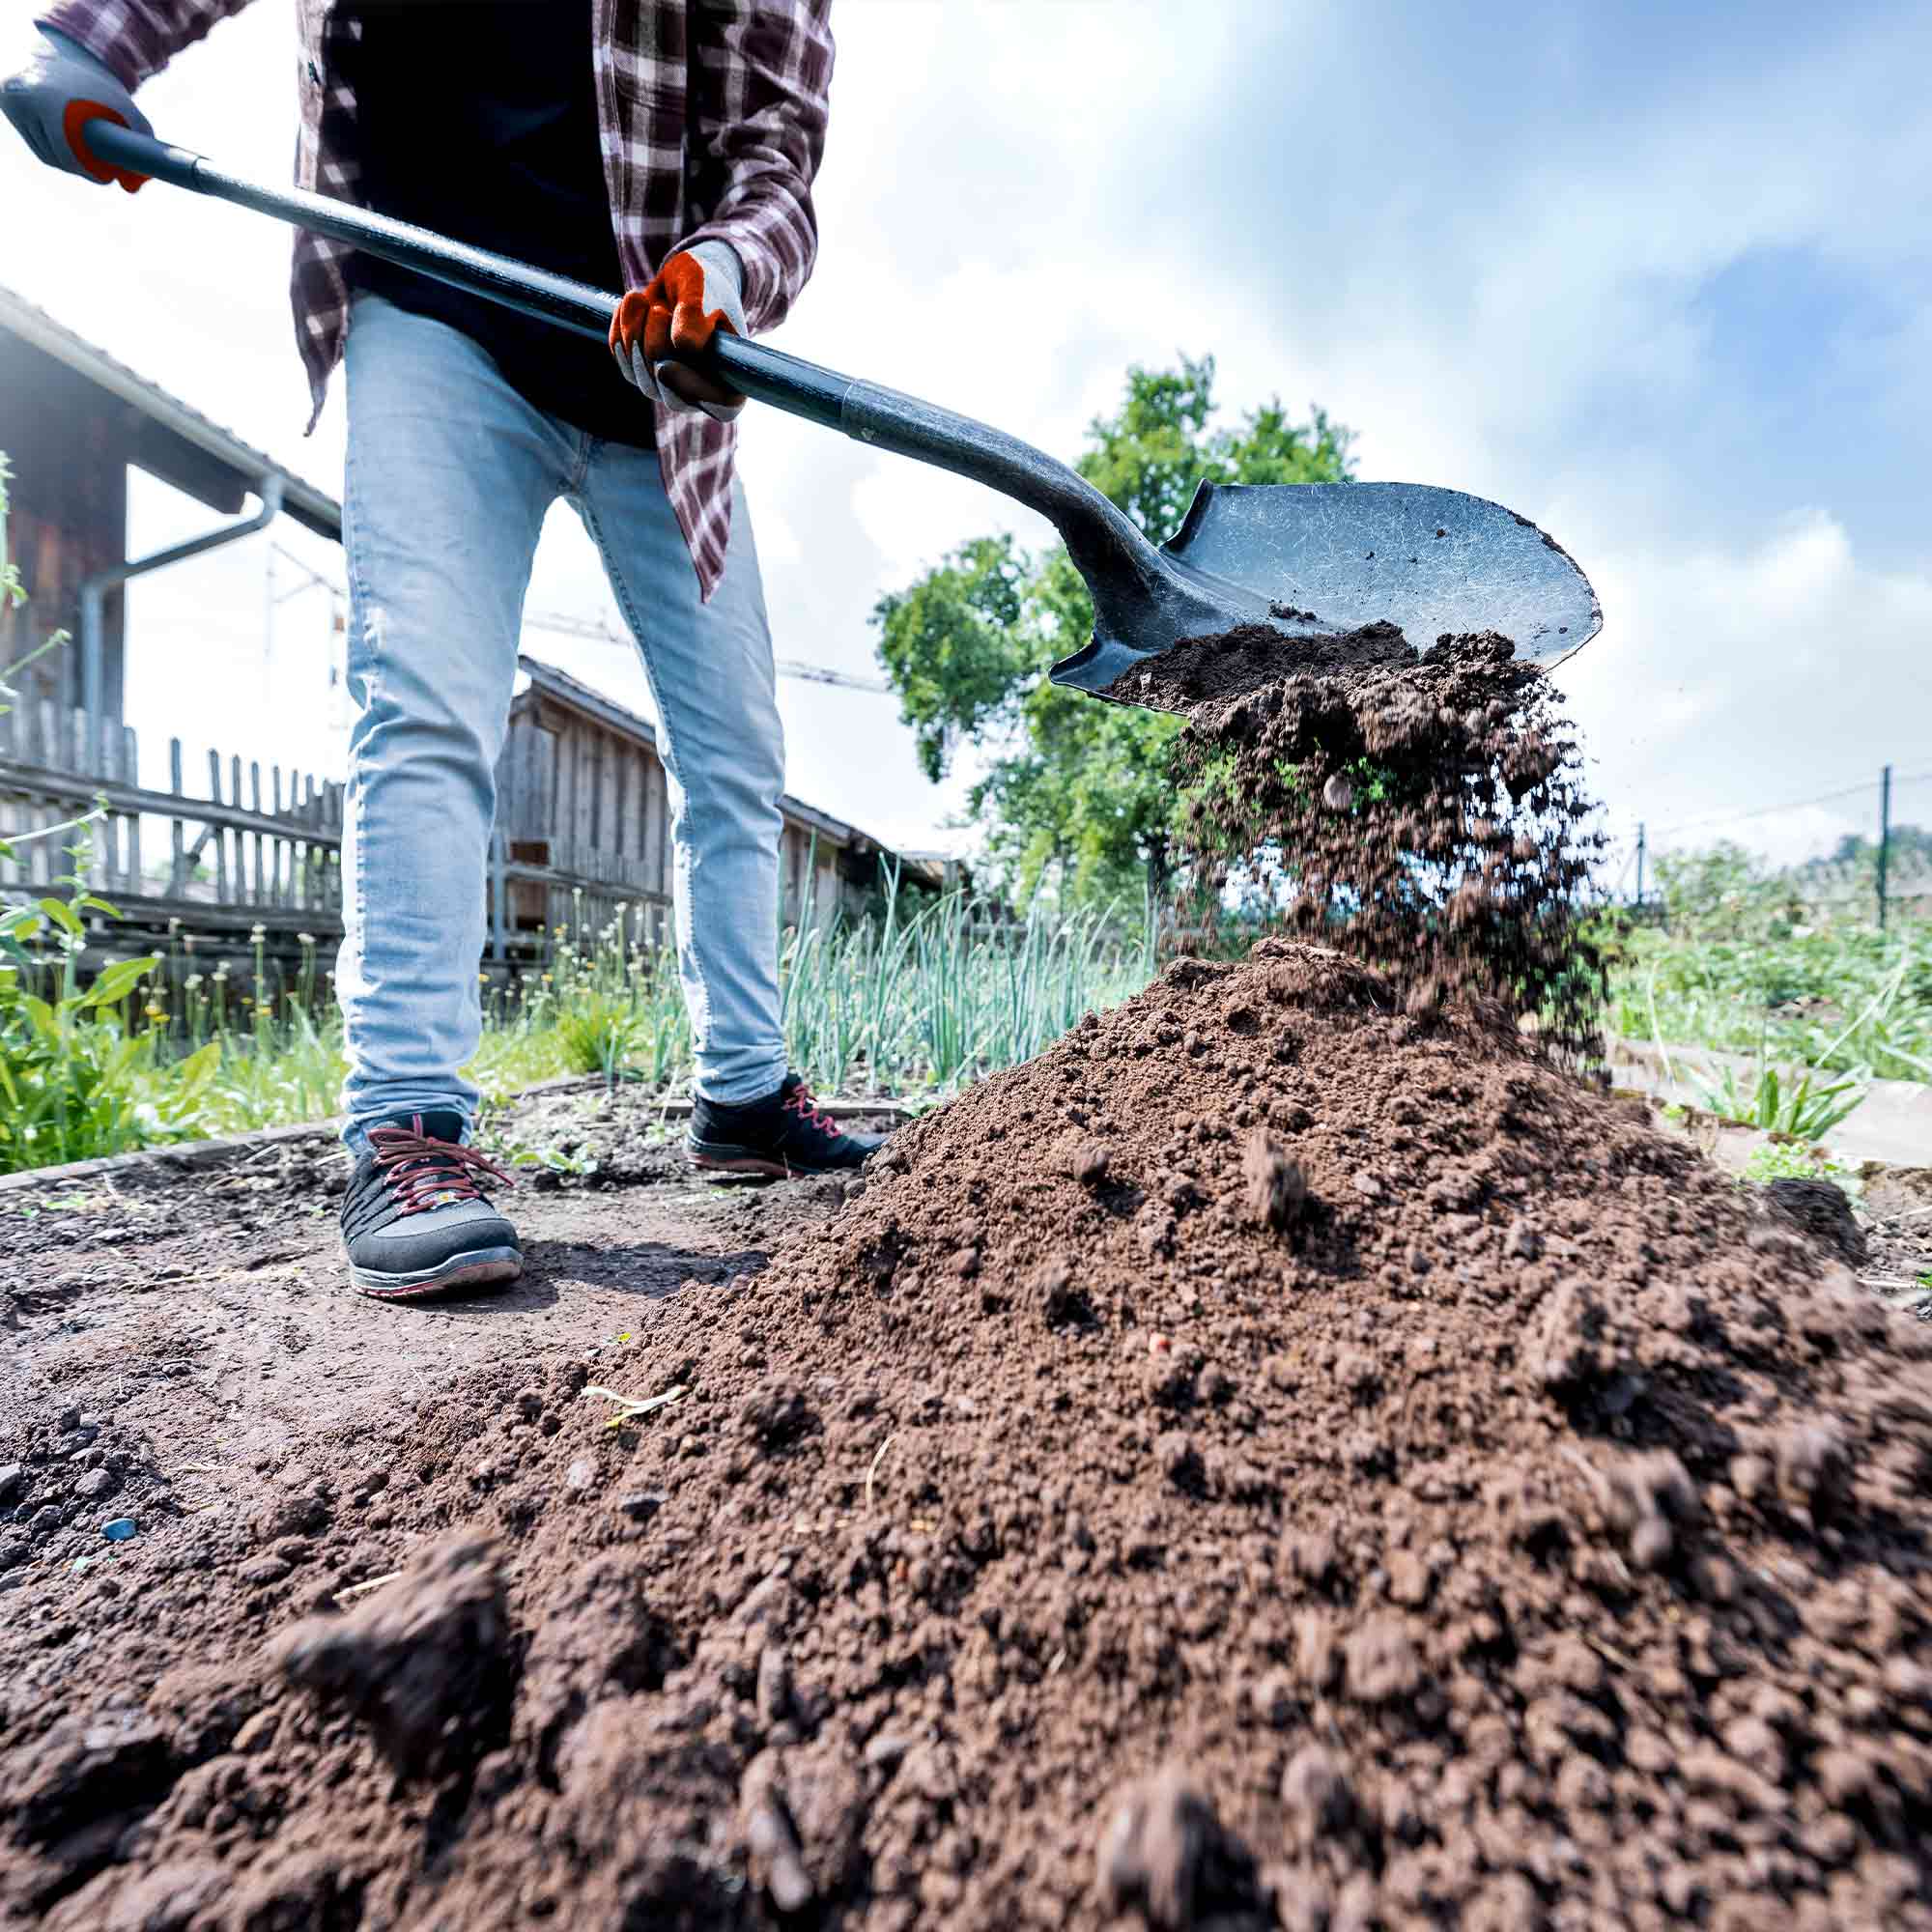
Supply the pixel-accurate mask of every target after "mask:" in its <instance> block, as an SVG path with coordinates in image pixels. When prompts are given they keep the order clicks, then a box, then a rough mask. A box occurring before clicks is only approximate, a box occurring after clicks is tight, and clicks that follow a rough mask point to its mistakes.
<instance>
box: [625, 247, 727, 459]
mask: <svg viewBox="0 0 1932 1932" xmlns="http://www.w3.org/2000/svg"><path fill="white" fill-rule="evenodd" d="M714 303H715V306H711V305H708V304H714ZM720 328H724V329H725V330H727V331H728V332H729V333H730V334H732V335H742V334H744V333H745V311H744V305H743V298H742V297H741V296H740V294H739V290H738V263H737V258H736V257H735V256H734V255H733V254H732V253H731V251H730V250H729V249H728V248H727V247H725V245H724V243H722V242H717V241H700V242H698V243H697V245H696V247H695V248H689V249H683V250H680V251H679V252H678V253H677V254H675V255H673V256H671V257H670V259H669V260H668V262H666V263H665V265H664V267H663V268H662V269H660V270H658V272H657V273H656V274H655V275H654V276H652V278H651V280H650V281H649V283H648V284H646V286H645V287H643V288H641V289H633V290H632V291H631V292H630V294H629V295H627V296H626V297H625V298H623V300H622V301H621V302H619V303H618V304H617V313H616V315H615V316H614V317H612V318H611V355H614V356H615V357H616V358H617V366H618V367H619V368H620V369H622V370H623V371H624V373H625V375H627V376H628V377H629V378H630V379H631V381H632V382H634V383H635V384H637V385H638V387H639V388H640V389H641V390H643V392H644V393H645V394H646V395H647V396H650V397H651V398H652V399H653V400H654V401H655V402H657V403H659V404H660V405H662V406H663V407H664V408H666V409H669V410H688V409H693V408H696V409H701V410H703V411H704V412H706V413H707V414H708V415H711V416H714V417H716V418H717V419H718V420H720V421H723V422H728V421H730V420H731V419H732V418H733V417H735V416H736V415H737V414H738V412H740V411H741V410H742V409H743V408H744V407H745V398H744V397H743V396H741V395H739V394H738V393H737V391H736V390H734V389H730V388H727V387H725V385H724V384H721V383H719V382H717V381H716V380H715V379H714V378H712V377H709V376H705V375H703V374H701V373H700V372H698V371H697V370H695V369H692V368H689V367H687V366H686V365H685V364H683V363H681V362H679V361H675V360H673V359H672V358H673V357H674V356H692V355H700V354H702V353H703V351H704V350H706V349H707V348H709V347H710V345H711V338H712V336H713V335H714V334H715V333H716V332H717V331H718V330H719V329H720Z"/></svg>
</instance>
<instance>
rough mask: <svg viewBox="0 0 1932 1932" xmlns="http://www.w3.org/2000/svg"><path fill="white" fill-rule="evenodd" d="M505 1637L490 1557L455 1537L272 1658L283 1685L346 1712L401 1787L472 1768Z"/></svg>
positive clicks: (484, 1739)
mask: <svg viewBox="0 0 1932 1932" xmlns="http://www.w3.org/2000/svg"><path fill="white" fill-rule="evenodd" d="M509 1646H510V1632H509V1624H508V1619H507V1616H506V1613H505V1609H504V1602H503V1578H502V1574H501V1571H500V1569H499V1567H498V1560H497V1550H496V1548H495V1546H494V1545H493V1544H491V1543H489V1542H487V1541H479V1540H475V1539H469V1538H466V1539H462V1540H458V1541H455V1542H451V1543H448V1544H445V1545H444V1546H442V1547H441V1548H437V1549H435V1550H432V1551H430V1552H429V1553H428V1554H427V1555H425V1556H424V1557H423V1558H422V1559H421V1560H420V1561H418V1562H417V1563H416V1564H415V1565H413V1566H412V1568H411V1569H410V1571H409V1572H408V1573H407V1574H406V1575H405V1576H403V1577H398V1578H397V1579H396V1580H395V1581H394V1582H392V1583H389V1584H387V1585H385V1586H384V1588H383V1589H382V1590H381V1591H379V1592H377V1593H376V1594H375V1595H374V1596H372V1597H371V1598H370V1599H369V1601H368V1602H366V1603H364V1604H362V1605H358V1606H357V1607H356V1608H355V1609H353V1610H351V1611H349V1612H348V1613H347V1614H346V1615H344V1616H340V1617H314V1618H310V1619H309V1620H308V1621H307V1622H305V1623H300V1624H298V1625H296V1626H295V1628H294V1629H293V1630H291V1631H289V1632H288V1633H287V1634H285V1635H284V1636H283V1637H282V1638H281V1639H280V1640H279V1642H278V1643H277V1645H276V1647H275V1658H276V1661H277V1662H279V1664H280V1666H281V1669H282V1671H283V1674H284V1675H285V1676H286V1677H287V1678H288V1680H289V1682H290V1683H291V1684H294V1685H296V1686H298V1688H300V1689H301V1690H307V1691H309V1692H311V1693H312V1694H313V1695H315V1696H316V1697H318V1698H320V1699H322V1700H323V1701H324V1702H325V1703H327V1704H331V1705H340V1706H344V1707H346V1708H347V1709H348V1710H349V1711H350V1712H351V1713H352V1715H354V1716H355V1719H357V1720H358V1721H359V1722H361V1723H362V1724H364V1725H366V1726H367V1727H368V1730H369V1733H370V1735H371V1736H372V1737H373V1738H374V1740H375V1742H376V1746H377V1747H378V1748H379V1749H380V1750H381V1751H382V1752H383V1754H384V1757H386V1758H387V1759H388V1760H389V1762H390V1763H391V1764H393V1765H394V1766H395V1768H396V1770H397V1772H398V1773H399V1774H401V1775H402V1776H405V1777H417V1776H435V1775H438V1774H439V1773H444V1772H447V1771H448V1770H450V1769H452V1768H457V1767H461V1766H462V1765H464V1764H465V1763H469V1762H473V1761H474V1759H475V1758H476V1757H477V1756H479V1755H480V1754H481V1752H482V1750H483V1749H484V1748H485V1747H486V1745H487V1743H488V1741H489V1738H490V1734H491V1731H492V1729H493V1727H494V1726H495V1725H497V1724H498V1723H500V1722H501V1720H502V1718H503V1715H504V1712H505V1708H506V1703H507V1698H508V1695H509V1691H510V1689H511V1683H510V1670H511V1666H510V1657H509Z"/></svg>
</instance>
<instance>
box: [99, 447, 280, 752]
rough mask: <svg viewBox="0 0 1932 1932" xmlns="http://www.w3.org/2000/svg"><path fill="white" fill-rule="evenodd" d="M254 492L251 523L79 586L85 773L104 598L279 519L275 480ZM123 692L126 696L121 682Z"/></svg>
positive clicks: (102, 668) (102, 679) (116, 567)
mask: <svg viewBox="0 0 1932 1932" xmlns="http://www.w3.org/2000/svg"><path fill="white" fill-rule="evenodd" d="M255 489H256V494H257V496H258V497H260V499H261V504H262V507H261V508H260V509H259V510H258V511H257V512H256V513H255V514H254V515H253V516H252V517H248V518H245V519H243V521H242V522H241V523H239V524H229V525H227V526H224V527H223V528H221V529H218V530H210V531H209V533H208V534H207V535H206V536H201V537H191V538H190V539H189V540H188V541H187V542H186V543H178V544H170V545H169V546H168V548H167V549H166V550H157V551H156V552H155V553H154V554H152V555H151V556H142V557H130V558H128V561H127V562H125V563H116V564H111V565H109V566H108V568H107V569H105V570H99V571H96V572H95V574H94V575H93V576H92V577H90V578H88V579H87V580H86V581H85V582H83V583H82V584H81V586H80V666H81V705H82V708H83V709H84V710H85V711H86V713H87V720H88V725H87V731H88V737H89V739H90V740H91V741H93V743H94V745H95V752H94V755H93V757H91V758H90V759H89V760H88V770H89V771H90V772H92V771H97V770H99V762H98V761H99V756H100V755H101V753H100V751H99V735H100V730H101V717H100V713H101V708H102V706H103V704H104V702H105V698H106V665H105V656H106V646H105V643H104V640H103V638H102V631H103V629H104V627H105V610H106V598H107V593H108V592H109V591H110V590H119V589H121V588H122V587H123V586H124V585H126V584H127V582H128V580H129V579H130V578H135V577H145V576H147V575H148V573H149V572H150V571H155V570H165V569H166V568H167V566H168V565H169V564H171V563H185V562H186V561H187V559H188V558H189V557H191V556H200V555H201V554H203V553H204V552H206V551H211V550H219V549H220V548H221V546H222V545H223V544H231V543H233V542H235V540H236V539H237V538H238V537H245V536H252V535H253V534H254V533H255V531H257V530H259V529H264V528H266V527H267V526H269V525H270V524H272V523H273V522H274V521H275V518H276V517H277V516H278V515H279V514H280V513H281V508H282V479H281V478H280V477H279V476H265V477H263V479H262V480H261V482H260V483H258V484H257V485H256V486H255ZM123 690H124V692H125V690H126V684H125V680H124V684H123Z"/></svg>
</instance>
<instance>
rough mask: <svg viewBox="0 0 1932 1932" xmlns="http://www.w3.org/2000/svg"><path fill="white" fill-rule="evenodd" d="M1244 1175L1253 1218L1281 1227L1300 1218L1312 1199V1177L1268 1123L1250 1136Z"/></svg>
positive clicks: (1247, 1202) (1265, 1225)
mask: <svg viewBox="0 0 1932 1932" xmlns="http://www.w3.org/2000/svg"><path fill="white" fill-rule="evenodd" d="M1241 1179H1242V1181H1243V1183H1244V1186H1245V1195H1244V1199H1245V1201H1246V1204H1247V1210H1248V1218H1249V1219H1250V1220H1251V1221H1256V1222H1258V1223H1260V1225H1261V1226H1263V1227H1264V1228H1273V1229H1276V1230H1277V1231H1279V1230H1282V1229H1286V1228H1291V1227H1293V1225H1294V1223H1295V1221H1296V1220H1298V1219H1299V1218H1300V1215H1301V1210H1302V1208H1303V1206H1304V1205H1305V1204H1306V1202H1307V1199H1308V1178H1307V1176H1306V1175H1304V1174H1303V1173H1302V1171H1301V1170H1300V1168H1298V1167H1297V1166H1296V1165H1295V1164H1294V1162H1293V1160H1291V1159H1290V1158H1289V1156H1288V1152H1287V1151H1286V1150H1285V1149H1284V1148H1282V1147H1281V1146H1280V1145H1279V1144H1278V1143H1277V1142H1276V1141H1275V1139H1274V1137H1273V1136H1272V1135H1271V1134H1269V1133H1268V1131H1267V1129H1266V1128H1265V1127H1257V1128H1255V1130H1254V1131H1253V1132H1252V1133H1251V1134H1250V1135H1249V1136H1248V1140H1247V1145H1246V1148H1245V1150H1244V1151H1243V1152H1242V1155H1241Z"/></svg>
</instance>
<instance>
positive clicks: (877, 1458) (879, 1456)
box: [866, 1429, 899, 1515]
mask: <svg viewBox="0 0 1932 1932" xmlns="http://www.w3.org/2000/svg"><path fill="white" fill-rule="evenodd" d="M898 1434H899V1433H898V1431H897V1430H896V1429H895V1430H894V1431H893V1432H892V1434H891V1435H888V1436H887V1437H886V1439H885V1440H884V1441H883V1442H881V1443H880V1444H879V1446H878V1447H877V1448H876V1449H875V1450H873V1452H872V1466H871V1467H870V1468H869V1469H867V1471H866V1510H867V1515H869V1514H870V1513H871V1508H872V1479H873V1477H875V1476H876V1475H877V1474H878V1473H879V1464H880V1463H883V1462H884V1461H885V1460H886V1451H887V1450H888V1449H890V1448H891V1447H892V1446H893V1444H894V1443H895V1442H896V1441H897V1440H898Z"/></svg>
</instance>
